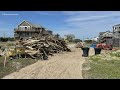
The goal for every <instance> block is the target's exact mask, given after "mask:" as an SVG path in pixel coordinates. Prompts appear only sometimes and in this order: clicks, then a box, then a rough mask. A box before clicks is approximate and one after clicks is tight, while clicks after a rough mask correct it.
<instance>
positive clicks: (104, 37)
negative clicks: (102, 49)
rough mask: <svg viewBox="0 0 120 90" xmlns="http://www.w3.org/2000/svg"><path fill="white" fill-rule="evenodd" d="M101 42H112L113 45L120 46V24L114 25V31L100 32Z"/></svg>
mask: <svg viewBox="0 0 120 90" xmlns="http://www.w3.org/2000/svg"><path fill="white" fill-rule="evenodd" d="M99 43H106V44H112V45H113V47H120V24H117V25H114V26H113V32H110V31H106V32H100V33H99Z"/></svg>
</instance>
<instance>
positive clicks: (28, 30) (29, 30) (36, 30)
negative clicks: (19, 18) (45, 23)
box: [14, 21, 52, 39]
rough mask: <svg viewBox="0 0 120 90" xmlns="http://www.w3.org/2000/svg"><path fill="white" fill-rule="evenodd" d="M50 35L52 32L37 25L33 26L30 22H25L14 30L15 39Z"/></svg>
mask: <svg viewBox="0 0 120 90" xmlns="http://www.w3.org/2000/svg"><path fill="white" fill-rule="evenodd" d="M49 34H52V31H50V30H46V29H45V28H44V27H42V26H40V25H37V24H32V23H31V22H28V21H23V22H22V23H20V24H19V25H18V26H17V28H15V29H14V38H15V39H20V38H23V39H28V38H29V37H39V36H42V35H43V36H44V35H49Z"/></svg>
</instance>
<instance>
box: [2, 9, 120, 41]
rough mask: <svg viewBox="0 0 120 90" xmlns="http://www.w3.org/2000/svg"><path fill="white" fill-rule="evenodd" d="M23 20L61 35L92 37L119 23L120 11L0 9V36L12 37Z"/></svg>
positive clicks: (81, 37)
mask: <svg viewBox="0 0 120 90" xmlns="http://www.w3.org/2000/svg"><path fill="white" fill-rule="evenodd" d="M23 20H26V21H29V22H32V23H34V24H39V25H41V26H43V27H45V28H47V29H49V30H52V31H53V34H57V33H58V34H60V36H61V37H63V36H64V35H67V34H74V35H75V37H76V38H79V39H84V38H93V37H96V36H98V35H99V32H104V31H108V30H109V31H112V26H113V25H116V24H120V11H0V37H3V36H4V33H5V36H6V37H13V36H14V28H17V25H19V24H20V23H21V22H22V21H23Z"/></svg>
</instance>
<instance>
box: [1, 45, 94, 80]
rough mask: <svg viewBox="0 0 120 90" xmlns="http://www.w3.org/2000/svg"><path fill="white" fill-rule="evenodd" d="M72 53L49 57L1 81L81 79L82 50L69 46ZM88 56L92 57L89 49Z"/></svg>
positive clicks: (92, 52) (83, 58)
mask: <svg viewBox="0 0 120 90" xmlns="http://www.w3.org/2000/svg"><path fill="white" fill-rule="evenodd" d="M69 47H70V48H71V50H72V52H63V53H60V54H55V55H54V56H52V57H49V60H45V61H41V60H40V61H38V62H36V63H34V64H32V65H29V66H26V67H25V68H22V69H21V70H19V71H18V72H14V73H12V74H10V75H7V76H5V77H3V79H82V78H83V77H82V64H83V62H84V61H85V57H82V50H81V49H80V48H78V49H76V48H74V45H73V44H71V45H69ZM89 55H94V50H93V49H92V48H91V49H90V53H89Z"/></svg>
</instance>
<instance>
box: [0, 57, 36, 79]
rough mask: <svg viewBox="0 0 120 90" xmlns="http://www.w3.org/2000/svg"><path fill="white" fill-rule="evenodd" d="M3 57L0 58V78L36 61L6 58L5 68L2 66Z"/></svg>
mask: <svg viewBox="0 0 120 90" xmlns="http://www.w3.org/2000/svg"><path fill="white" fill-rule="evenodd" d="M3 60H4V58H3V57H0V78H2V77H4V76H6V75H8V74H10V73H13V72H15V71H17V70H20V69H21V68H23V67H25V66H27V65H30V64H33V63H35V62H37V60H34V59H27V58H26V59H16V60H8V58H7V63H6V67H4V66H3Z"/></svg>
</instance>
